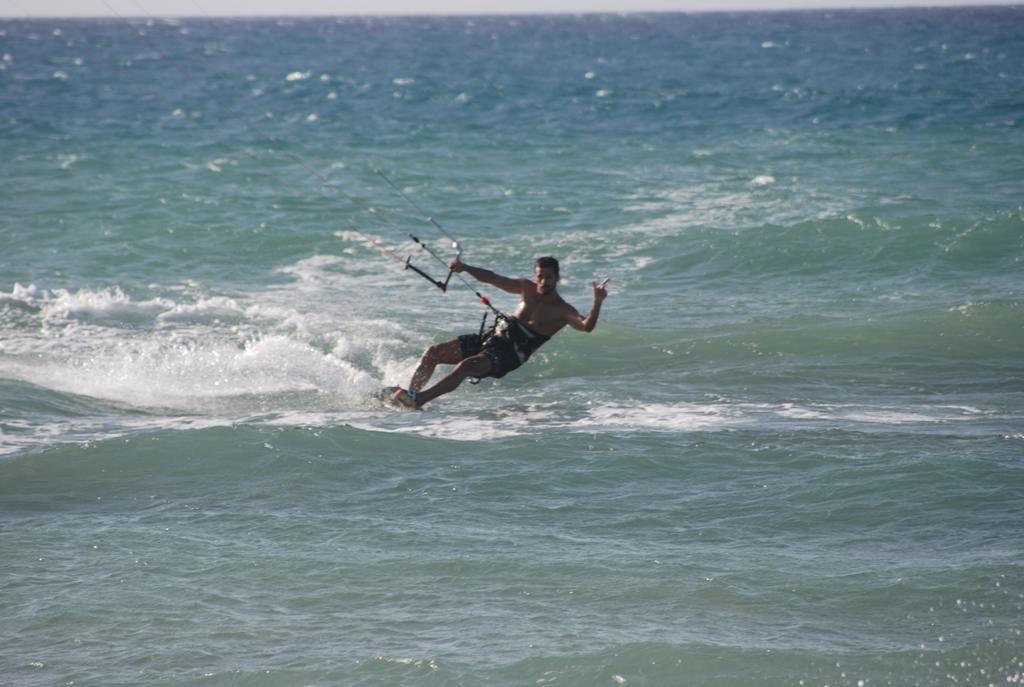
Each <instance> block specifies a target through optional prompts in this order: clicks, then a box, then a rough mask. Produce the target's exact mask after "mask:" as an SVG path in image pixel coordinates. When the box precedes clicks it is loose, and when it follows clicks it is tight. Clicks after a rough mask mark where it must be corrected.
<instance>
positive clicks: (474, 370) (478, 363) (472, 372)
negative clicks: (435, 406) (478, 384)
mask: <svg viewBox="0 0 1024 687" xmlns="http://www.w3.org/2000/svg"><path fill="white" fill-rule="evenodd" d="M490 371H491V359H490V358H488V357H487V356H486V355H484V354H483V353H477V354H476V355H474V356H470V357H469V358H466V359H465V360H463V361H462V362H461V363H459V364H458V365H457V366H456V367H455V369H454V370H452V371H451V374H449V375H448V376H447V377H445V378H444V379H442V380H441V381H440V382H438V383H437V384H435V385H434V386H432V387H430V388H429V389H424V390H423V391H420V392H418V393H417V394H416V405H417V406H422V405H423V404H424V403H427V402H429V401H433V400H434V399H435V398H437V397H438V396H442V395H444V394H447V393H448V392H450V391H455V389H457V388H458V386H459V384H462V382H464V381H465V380H466V378H467V377H483V376H485V375H487V373H489V372H490Z"/></svg>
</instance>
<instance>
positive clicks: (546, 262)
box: [537, 255, 559, 274]
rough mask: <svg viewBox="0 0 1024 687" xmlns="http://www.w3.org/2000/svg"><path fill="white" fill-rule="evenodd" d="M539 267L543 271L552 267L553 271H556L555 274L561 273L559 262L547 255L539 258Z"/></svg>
mask: <svg viewBox="0 0 1024 687" xmlns="http://www.w3.org/2000/svg"><path fill="white" fill-rule="evenodd" d="M537 267H540V268H541V269H544V268H545V267H551V268H552V269H554V270H555V274H558V273H559V272H558V260H556V259H555V258H553V257H551V256H550V255H545V256H544V257H543V258H537Z"/></svg>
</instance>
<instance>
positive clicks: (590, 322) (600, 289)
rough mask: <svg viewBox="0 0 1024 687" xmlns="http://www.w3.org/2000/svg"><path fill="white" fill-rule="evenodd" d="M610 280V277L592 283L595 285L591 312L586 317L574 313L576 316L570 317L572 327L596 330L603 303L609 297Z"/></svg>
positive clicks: (581, 329)
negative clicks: (608, 285) (607, 287)
mask: <svg viewBox="0 0 1024 687" xmlns="http://www.w3.org/2000/svg"><path fill="white" fill-rule="evenodd" d="M608 281H609V280H608V279H605V280H604V281H603V282H601V283H600V284H598V283H597V282H593V283H592V284H591V285H592V286H593V287H594V304H593V305H592V306H590V312H588V313H587V316H586V317H580V314H579V313H574V314H575V315H576V316H575V317H572V318H570V319H569V326H570V327H572V328H573V329H578V330H580V331H581V332H587V333H590V332H592V331H594V327H596V326H597V318H598V317H600V316H601V304H602V303H604V299H605V298H607V297H608V290H607V289H605V286H607V284H608Z"/></svg>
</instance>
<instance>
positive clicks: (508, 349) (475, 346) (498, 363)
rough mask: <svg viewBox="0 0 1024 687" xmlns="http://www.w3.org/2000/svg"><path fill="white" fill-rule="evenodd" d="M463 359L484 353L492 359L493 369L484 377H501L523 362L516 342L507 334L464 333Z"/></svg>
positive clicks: (461, 340)
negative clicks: (482, 334)
mask: <svg viewBox="0 0 1024 687" xmlns="http://www.w3.org/2000/svg"><path fill="white" fill-rule="evenodd" d="M459 348H460V349H461V350H462V357H463V359H465V358H469V357H470V356H474V355H476V354H478V353H483V354H484V355H486V356H487V359H488V360H490V361H491V371H490V372H488V373H487V374H485V375H484V377H494V378H495V379H500V378H501V377H504V376H505V375H507V374H508V373H509V372H511V371H512V370H514V369H516V368H517V367H519V366H520V365H522V364H523V360H521V359H520V358H519V354H518V353H516V347H515V344H514V343H512V341H511V339H509V338H508V337H507V336H501V335H489V336H488V335H484V336H481V335H479V334H463V335H462V336H460V337H459Z"/></svg>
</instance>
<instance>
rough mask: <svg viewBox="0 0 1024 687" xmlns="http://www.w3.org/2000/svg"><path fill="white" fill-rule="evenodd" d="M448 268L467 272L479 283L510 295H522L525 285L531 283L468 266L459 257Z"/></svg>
mask: <svg viewBox="0 0 1024 687" xmlns="http://www.w3.org/2000/svg"><path fill="white" fill-rule="evenodd" d="M448 267H449V268H450V269H451V270H452V271H453V272H466V273H468V274H469V275H470V276H471V277H473V278H474V279H476V280H477V281H482V282H483V283H485V284H490V285H491V286H494V287H497V288H499V289H501V290H502V291H508V292H509V293H522V292H523V289H524V288H525V285H526V284H529V283H530V282H529V281H528V280H526V279H512V278H511V277H503V276H501V275H500V274H497V273H495V272H492V271H491V270H488V269H484V268H483V267H473V266H472V265H467V264H466V263H464V262H462V261H461V260H459V258H458V257H455V258H453V259H452V261H451V262H449V263H448Z"/></svg>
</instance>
